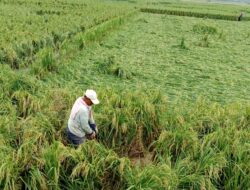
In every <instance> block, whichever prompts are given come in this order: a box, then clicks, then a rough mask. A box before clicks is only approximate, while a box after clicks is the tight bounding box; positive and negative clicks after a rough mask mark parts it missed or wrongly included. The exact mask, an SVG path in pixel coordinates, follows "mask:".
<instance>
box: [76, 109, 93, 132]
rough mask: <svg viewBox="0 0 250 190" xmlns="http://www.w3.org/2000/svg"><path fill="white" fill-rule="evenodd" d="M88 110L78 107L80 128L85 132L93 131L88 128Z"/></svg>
mask: <svg viewBox="0 0 250 190" xmlns="http://www.w3.org/2000/svg"><path fill="white" fill-rule="evenodd" d="M88 119H89V118H88V112H87V110H84V109H80V110H79V120H80V125H81V128H82V130H83V131H84V132H85V133H86V134H92V133H93V132H94V131H93V130H92V129H91V128H90V126H89V122H88Z"/></svg>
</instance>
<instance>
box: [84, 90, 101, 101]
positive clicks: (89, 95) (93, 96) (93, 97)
mask: <svg viewBox="0 0 250 190" xmlns="http://www.w3.org/2000/svg"><path fill="white" fill-rule="evenodd" d="M85 96H86V97H87V98H89V99H90V100H91V102H92V103H93V104H99V103H100V102H99V100H98V99H97V94H96V92H95V91H94V90H89V89H88V90H86V92H85Z"/></svg>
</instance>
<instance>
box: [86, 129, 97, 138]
mask: <svg viewBox="0 0 250 190" xmlns="http://www.w3.org/2000/svg"><path fill="white" fill-rule="evenodd" d="M86 137H87V139H88V140H93V139H94V138H95V137H96V133H95V131H93V133H91V134H89V135H86Z"/></svg>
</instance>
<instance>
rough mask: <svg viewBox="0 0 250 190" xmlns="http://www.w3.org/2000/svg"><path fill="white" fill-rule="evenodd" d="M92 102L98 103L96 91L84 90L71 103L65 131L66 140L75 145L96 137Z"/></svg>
mask: <svg viewBox="0 0 250 190" xmlns="http://www.w3.org/2000/svg"><path fill="white" fill-rule="evenodd" d="M93 104H99V100H98V99H97V95H96V92H95V91H94V90H86V92H85V93H84V96H82V97H79V98H78V99H77V100H76V101H75V103H74V105H73V108H72V110H71V113H70V117H69V120H68V126H67V129H66V131H67V137H68V140H69V141H70V143H72V144H73V145H75V146H78V145H80V144H82V143H83V142H84V141H85V140H86V139H90V140H92V139H94V138H95V137H96V134H97V132H98V130H97V127H96V125H95V121H94V118H93V114H92V111H91V106H92V105H93Z"/></svg>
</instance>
